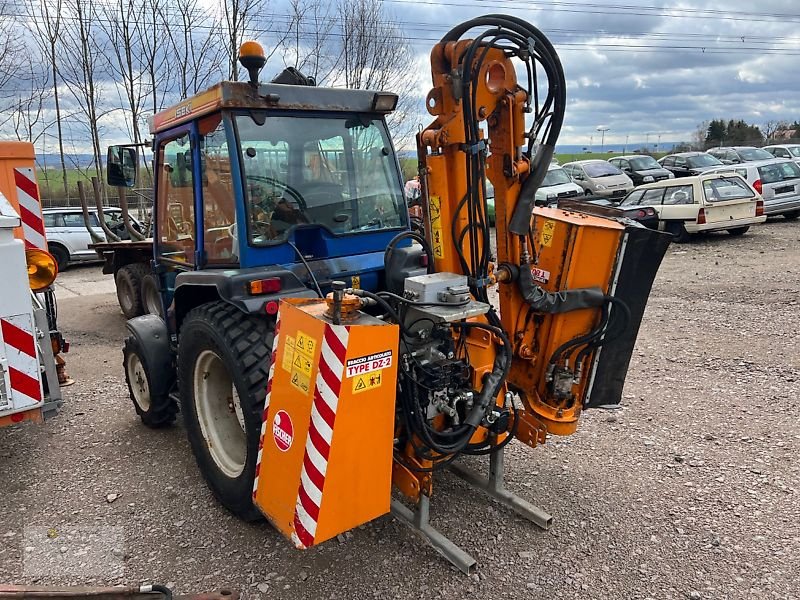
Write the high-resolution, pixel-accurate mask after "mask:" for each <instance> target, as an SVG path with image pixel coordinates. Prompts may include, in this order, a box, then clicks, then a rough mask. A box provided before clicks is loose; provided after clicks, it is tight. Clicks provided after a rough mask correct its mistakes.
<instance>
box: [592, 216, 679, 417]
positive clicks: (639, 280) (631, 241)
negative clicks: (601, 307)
mask: <svg viewBox="0 0 800 600" xmlns="http://www.w3.org/2000/svg"><path fill="white" fill-rule="evenodd" d="M626 233H627V236H628V242H627V244H626V247H625V253H624V254H623V257H622V268H621V269H620V272H619V278H618V280H617V287H616V289H615V290H614V296H615V297H617V298H619V299H620V300H622V301H624V302H625V303H626V304H627V305H628V307H629V308H630V310H631V321H630V325H629V326H628V328H627V330H626V331H625V332H624V333H623V334H622V335H621V336H620V337H619V338H616V339H614V338H615V337H616V335H617V333H618V332H619V327H620V321H619V314H617V317H616V318H615V317H614V314H615V313H614V312H613V311H612V313H611V323H610V325H609V333H608V337H610V338H611V339H612V340H613V341H611V342H609V343H608V344H605V345H603V347H602V351H601V352H600V360H599V362H598V364H597V371H596V372H595V375H594V384H593V386H592V389H591V390H590V392H589V394H588V396H587V401H586V404H585V408H596V407H599V406H608V405H615V404H619V403H620V401H621V400H622V387H623V386H624V385H625V376H626V375H627V373H628V365H629V364H630V361H631V356H632V355H633V347H634V345H635V344H636V336H637V335H639V327H640V326H641V324H642V316H643V315H644V309H645V307H646V306H647V299H648V297H649V296H650V289H651V288H652V287H653V281H654V280H655V278H656V273H658V267H659V266H660V265H661V261H662V260H663V258H664V254H666V252H667V248H668V247H669V244H670V242H671V241H672V236H671V235H670V234H668V233H662V232H659V231H654V230H652V229H647V228H644V227H633V226H631V227H627V228H626Z"/></svg>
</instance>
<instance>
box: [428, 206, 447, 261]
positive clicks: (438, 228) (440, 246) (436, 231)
mask: <svg viewBox="0 0 800 600" xmlns="http://www.w3.org/2000/svg"><path fill="white" fill-rule="evenodd" d="M428 206H429V207H430V211H431V234H432V235H433V243H432V244H431V246H432V247H433V256H434V257H435V258H444V238H443V237H442V199H441V198H440V197H439V196H431V199H430V202H429V203H428Z"/></svg>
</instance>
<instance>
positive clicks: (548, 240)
mask: <svg viewBox="0 0 800 600" xmlns="http://www.w3.org/2000/svg"><path fill="white" fill-rule="evenodd" d="M555 230H556V222H555V221H553V220H551V219H548V220H546V221H545V222H544V223H543V224H542V233H541V234H539V243H540V244H541V245H542V246H547V247H550V246H551V245H552V244H553V235H554V233H555Z"/></svg>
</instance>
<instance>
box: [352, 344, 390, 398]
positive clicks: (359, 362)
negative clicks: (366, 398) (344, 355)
mask: <svg viewBox="0 0 800 600" xmlns="http://www.w3.org/2000/svg"><path fill="white" fill-rule="evenodd" d="M391 366H392V351H391V350H384V351H383V352H377V353H375V354H369V355H367V356H359V357H357V358H351V359H348V361H347V377H348V378H350V377H356V376H357V375H363V374H365V373H371V372H372V371H380V370H381V369H386V368H388V367H391ZM376 387H377V386H376ZM364 389H366V387H365V388H364ZM353 390H354V391H355V387H354V388H353ZM358 391H360V390H358Z"/></svg>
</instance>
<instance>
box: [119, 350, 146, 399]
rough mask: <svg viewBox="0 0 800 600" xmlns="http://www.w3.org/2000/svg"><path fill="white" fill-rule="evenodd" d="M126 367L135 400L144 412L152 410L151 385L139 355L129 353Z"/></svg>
mask: <svg viewBox="0 0 800 600" xmlns="http://www.w3.org/2000/svg"><path fill="white" fill-rule="evenodd" d="M125 368H126V370H127V371H128V380H129V381H130V384H131V394H132V396H133V401H134V402H135V403H136V406H138V407H139V408H140V409H142V412H147V411H148V410H150V404H151V398H150V386H149V385H148V383H147V373H146V372H145V370H144V365H143V364H142V361H141V359H140V358H139V355H138V354H136V353H135V352H133V353H131V354H130V355H128V360H127V361H126V365H125Z"/></svg>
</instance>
